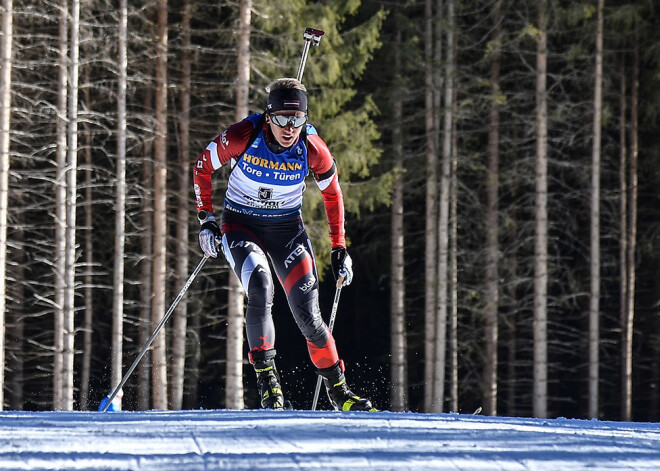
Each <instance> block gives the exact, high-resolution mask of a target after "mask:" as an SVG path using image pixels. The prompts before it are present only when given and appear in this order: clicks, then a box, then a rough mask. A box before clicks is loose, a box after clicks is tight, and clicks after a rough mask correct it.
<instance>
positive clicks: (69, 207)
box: [62, 0, 80, 410]
mask: <svg viewBox="0 0 660 471" xmlns="http://www.w3.org/2000/svg"><path fill="white" fill-rule="evenodd" d="M79 37H80V0H72V3H71V63H70V72H69V126H68V130H67V140H68V142H69V148H68V153H67V178H66V186H67V201H66V255H65V258H66V262H65V271H66V281H65V286H66V292H65V295H64V343H63V358H62V389H63V392H62V396H63V397H62V399H63V403H62V408H63V409H64V410H73V373H74V371H73V360H74V352H75V343H74V340H75V288H76V209H77V199H78V188H77V185H78V183H77V173H78V69H79V64H78V57H79V52H80V48H79V43H80V41H79Z"/></svg>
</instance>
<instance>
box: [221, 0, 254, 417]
mask: <svg viewBox="0 0 660 471" xmlns="http://www.w3.org/2000/svg"><path fill="white" fill-rule="evenodd" d="M239 15H240V26H239V38H238V58H237V65H238V71H237V75H238V80H237V82H236V115H235V116H234V119H235V121H239V120H242V119H243V118H245V117H246V116H247V115H248V114H249V110H248V103H249V91H250V61H251V58H250V34H251V20H252V1H251V0H241V5H240V13H239ZM228 284H229V285H228V294H227V296H228V300H227V388H226V392H225V403H226V407H227V408H228V409H243V408H244V407H245V405H244V401H245V400H244V391H243V322H244V319H243V310H244V304H243V298H244V291H243V287H242V286H241V283H240V281H239V280H238V278H237V277H236V275H234V273H233V272H232V271H231V270H229V281H228Z"/></svg>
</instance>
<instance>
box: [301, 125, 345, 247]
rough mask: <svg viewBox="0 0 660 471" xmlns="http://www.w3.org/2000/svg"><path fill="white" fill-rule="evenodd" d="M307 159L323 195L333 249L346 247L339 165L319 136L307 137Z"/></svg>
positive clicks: (310, 135)
mask: <svg viewBox="0 0 660 471" xmlns="http://www.w3.org/2000/svg"><path fill="white" fill-rule="evenodd" d="M307 158H308V161H309V167H310V169H311V170H312V172H313V174H314V179H315V180H316V184H317V185H318V187H319V189H320V190H321V195H323V204H324V205H325V214H326V217H327V218H328V226H329V228H330V240H331V241H332V248H333V249H334V248H336V247H346V233H345V230H344V195H343V194H342V192H341V187H340V186H339V178H338V176H337V165H336V164H335V159H334V158H333V157H332V154H331V153H330V150H329V149H328V146H327V145H326V143H325V142H324V141H323V139H321V137H320V136H319V135H318V134H309V135H308V136H307Z"/></svg>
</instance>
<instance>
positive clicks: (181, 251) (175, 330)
mask: <svg viewBox="0 0 660 471" xmlns="http://www.w3.org/2000/svg"><path fill="white" fill-rule="evenodd" d="M181 8H182V12H183V15H182V18H181V48H182V52H183V54H182V55H181V112H180V113H179V136H180V138H179V139H180V143H179V162H180V164H181V168H180V170H179V194H178V201H177V215H176V240H177V245H176V279H177V285H178V286H183V284H184V283H185V282H186V280H187V279H188V259H189V256H188V248H189V247H190V244H189V242H188V215H189V214H190V204H189V200H190V197H189V195H190V164H189V162H188V161H189V160H190V158H189V154H190V69H191V51H190V17H191V15H192V12H191V9H192V7H191V4H190V1H189V0H185V1H184V2H183V5H182V7H181ZM187 325H188V301H187V298H186V297H184V298H183V299H182V300H181V301H180V302H179V305H178V306H177V308H176V310H175V311H174V320H173V326H172V388H171V390H172V397H171V398H170V405H171V406H172V408H173V409H181V406H182V404H183V386H184V381H185V376H186V375H185V371H186V369H185V365H186V330H187Z"/></svg>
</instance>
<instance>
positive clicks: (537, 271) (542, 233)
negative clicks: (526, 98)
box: [532, 0, 548, 417]
mask: <svg viewBox="0 0 660 471" xmlns="http://www.w3.org/2000/svg"><path fill="white" fill-rule="evenodd" d="M538 8H539V25H538V38H537V50H536V229H535V240H534V242H535V243H534V385H533V398H532V400H533V409H534V416H535V417H546V416H547V414H548V326H547V322H548V321H547V319H548V312H547V309H548V308H547V304H548V97H547V90H546V88H547V55H548V51H547V30H546V27H547V25H546V23H547V19H546V0H541V1H539V3H538Z"/></svg>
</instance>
